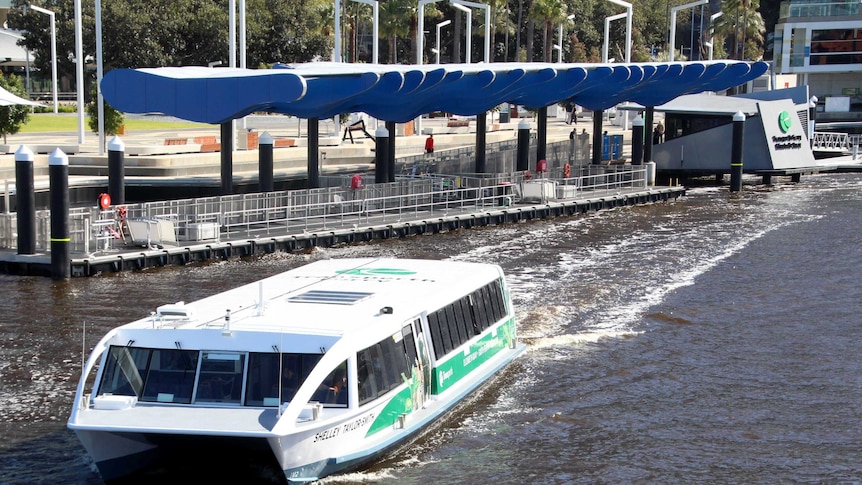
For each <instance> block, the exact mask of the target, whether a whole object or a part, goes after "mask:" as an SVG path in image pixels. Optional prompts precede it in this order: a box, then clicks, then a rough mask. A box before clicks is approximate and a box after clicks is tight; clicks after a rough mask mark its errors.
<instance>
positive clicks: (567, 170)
mask: <svg viewBox="0 0 862 485" xmlns="http://www.w3.org/2000/svg"><path fill="white" fill-rule="evenodd" d="M571 176H572V166H571V165H569V164H568V163H567V164H565V165H563V177H564V178H569V177H571Z"/></svg>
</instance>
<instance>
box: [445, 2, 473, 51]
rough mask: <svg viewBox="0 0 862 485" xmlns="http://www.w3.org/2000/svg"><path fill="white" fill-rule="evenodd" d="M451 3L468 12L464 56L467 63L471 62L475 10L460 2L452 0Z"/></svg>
mask: <svg viewBox="0 0 862 485" xmlns="http://www.w3.org/2000/svg"><path fill="white" fill-rule="evenodd" d="M450 3H451V4H452V6H453V7H455V8H457V9H458V10H460V11H462V12H464V13H466V14H467V53H466V55H465V57H464V60H465V61H467V62H466V63H467V64H470V52H471V50H472V45H473V43H472V42H470V40H471V37H472V36H473V28H472V27H473V11H472V10H470V9H469V8H467V7H465V6H464V5H461V4H460V3H455V2H453V1H451V0H450Z"/></svg>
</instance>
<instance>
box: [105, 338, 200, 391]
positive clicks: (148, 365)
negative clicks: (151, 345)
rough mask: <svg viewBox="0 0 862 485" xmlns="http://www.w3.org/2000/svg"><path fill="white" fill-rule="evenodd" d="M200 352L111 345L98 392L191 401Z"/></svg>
mask: <svg viewBox="0 0 862 485" xmlns="http://www.w3.org/2000/svg"><path fill="white" fill-rule="evenodd" d="M198 355H199V352H198V351H196V350H175V349H142V348H136V347H116V346H115V347H111V349H110V351H109V352H108V358H107V362H106V363H105V372H104V373H103V374H102V381H101V384H100V385H99V392H98V393H99V394H119V395H123V396H138V399H139V400H141V401H150V402H175V403H184V404H188V403H190V402H191V401H192V390H193V389H194V383H195V371H196V370H197V367H198Z"/></svg>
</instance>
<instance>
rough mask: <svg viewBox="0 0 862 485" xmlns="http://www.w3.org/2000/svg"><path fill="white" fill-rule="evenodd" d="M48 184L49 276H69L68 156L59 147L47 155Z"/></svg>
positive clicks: (55, 277) (60, 277)
mask: <svg viewBox="0 0 862 485" xmlns="http://www.w3.org/2000/svg"><path fill="white" fill-rule="evenodd" d="M48 184H49V187H50V188H49V192H50V197H51V277H52V278H54V279H67V278H69V277H70V276H71V271H72V270H71V259H70V257H69V255H70V250H69V243H70V242H71V239H70V238H69V157H67V156H66V154H65V153H63V151H62V150H60V149H59V148H56V149H54V151H53V152H52V153H51V155H50V156H49V157H48Z"/></svg>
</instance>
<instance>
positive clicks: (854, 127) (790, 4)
mask: <svg viewBox="0 0 862 485" xmlns="http://www.w3.org/2000/svg"><path fill="white" fill-rule="evenodd" d="M773 69H774V71H775V73H776V74H795V75H796V77H797V82H796V85H797V86H808V88H809V91H810V94H811V95H812V96H816V97H817V106H816V110H817V112H816V129H817V130H824V131H842V132H845V133H862V2H860V1H859V0H790V1H785V2H782V3H781V11H780V16H779V20H778V24H777V25H776V27H775V51H774V64H773Z"/></svg>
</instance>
